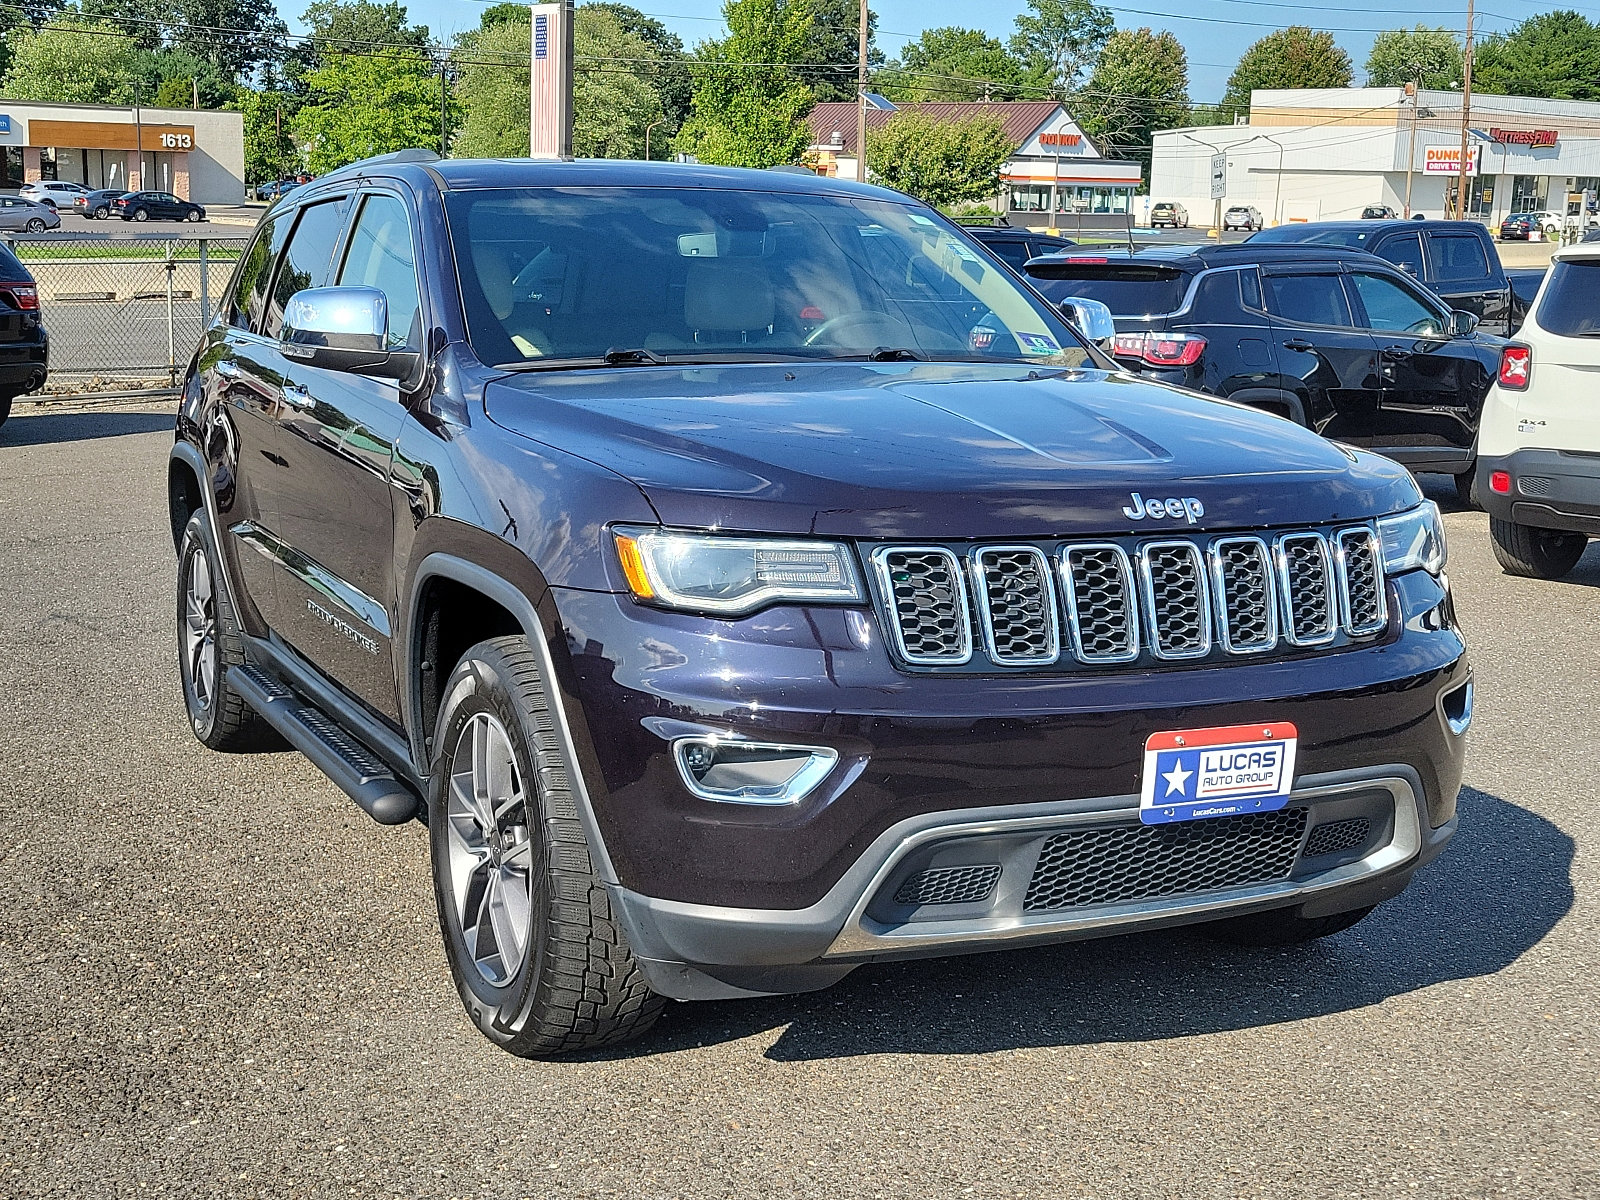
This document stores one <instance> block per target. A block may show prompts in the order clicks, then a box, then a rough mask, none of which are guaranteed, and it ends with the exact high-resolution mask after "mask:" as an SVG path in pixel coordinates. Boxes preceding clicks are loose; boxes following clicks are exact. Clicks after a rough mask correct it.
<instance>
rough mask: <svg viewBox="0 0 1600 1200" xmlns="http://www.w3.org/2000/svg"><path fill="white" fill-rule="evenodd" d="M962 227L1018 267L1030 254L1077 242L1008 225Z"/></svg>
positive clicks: (1054, 251) (1034, 255)
mask: <svg viewBox="0 0 1600 1200" xmlns="http://www.w3.org/2000/svg"><path fill="white" fill-rule="evenodd" d="M961 228H962V229H964V230H966V232H967V234H968V236H970V237H972V238H974V239H976V240H977V241H980V242H982V243H983V244H984V245H985V246H987V247H988V248H989V251H990V253H992V254H993V255H994V256H995V257H996V258H998V259H1000V260H1001V261H1002V262H1004V263H1005V264H1006V265H1007V266H1009V267H1015V268H1016V269H1017V270H1018V271H1021V270H1022V265H1023V264H1024V263H1025V262H1027V261H1028V260H1029V259H1030V258H1038V257H1039V256H1040V255H1041V254H1058V253H1060V252H1061V251H1062V250H1070V249H1071V248H1072V247H1073V246H1076V245H1077V243H1076V242H1074V241H1073V240H1072V239H1071V238H1064V237H1055V236H1052V235H1050V234H1046V233H1035V232H1033V231H1031V230H1028V229H1017V228H1015V227H1014V226H1010V225H963V226H962V227H961Z"/></svg>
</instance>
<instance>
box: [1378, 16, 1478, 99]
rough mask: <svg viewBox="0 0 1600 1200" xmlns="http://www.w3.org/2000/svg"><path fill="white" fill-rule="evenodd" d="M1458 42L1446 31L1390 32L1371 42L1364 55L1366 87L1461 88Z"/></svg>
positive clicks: (1397, 30)
mask: <svg viewBox="0 0 1600 1200" xmlns="http://www.w3.org/2000/svg"><path fill="white" fill-rule="evenodd" d="M1461 71H1462V68H1461V42H1460V40H1459V39H1458V38H1457V37H1456V35H1455V34H1453V33H1451V32H1450V31H1449V30H1448V29H1430V28H1428V27H1427V26H1426V25H1418V26H1417V27H1416V28H1415V29H1390V30H1387V31H1386V32H1384V33H1380V34H1379V35H1378V36H1377V37H1376V38H1374V39H1373V40H1372V53H1371V54H1369V55H1367V86H1368V87H1404V86H1405V85H1406V84H1408V83H1421V84H1422V86H1423V87H1425V88H1457V87H1460V86H1461Z"/></svg>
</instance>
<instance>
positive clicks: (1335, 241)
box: [1250, 218, 1525, 336]
mask: <svg viewBox="0 0 1600 1200" xmlns="http://www.w3.org/2000/svg"><path fill="white" fill-rule="evenodd" d="M1288 242H1309V243H1312V244H1315V245H1324V246H1348V247H1349V248H1350V249H1352V250H1366V251H1369V252H1371V253H1373V254H1376V255H1377V256H1378V257H1379V258H1385V259H1388V260H1389V261H1390V262H1392V263H1393V264H1394V265H1395V266H1397V267H1399V268H1400V269H1401V270H1402V271H1404V272H1406V274H1408V275H1410V276H1412V277H1413V278H1415V279H1418V280H1420V281H1421V282H1423V283H1425V284H1426V285H1427V286H1428V287H1429V288H1430V289H1431V290H1432V291H1433V292H1434V293H1435V294H1436V295H1438V296H1439V297H1440V298H1441V299H1443V300H1444V302H1445V303H1446V304H1448V305H1449V306H1450V307H1451V308H1459V309H1462V310H1463V311H1465V312H1470V313H1472V314H1474V315H1475V316H1476V317H1477V318H1478V321H1479V323H1480V324H1481V325H1482V327H1483V330H1484V332H1485V333H1493V334H1497V335H1500V336H1507V335H1509V334H1510V333H1512V332H1513V331H1515V329H1516V327H1517V326H1518V325H1520V324H1521V323H1522V314H1523V312H1524V311H1525V310H1524V307H1523V305H1522V303H1521V302H1520V301H1519V300H1518V299H1517V298H1516V295H1515V293H1514V292H1513V291H1512V288H1511V284H1510V282H1509V281H1508V280H1507V279H1506V273H1505V269H1504V268H1503V267H1502V266H1501V265H1500V252H1499V251H1498V250H1496V249H1495V244H1494V239H1493V238H1491V237H1490V236H1489V231H1488V230H1487V229H1485V228H1484V227H1483V226H1482V225H1480V224H1478V223H1477V222H1476V221H1428V220H1417V219H1415V218H1413V219H1412V220H1410V221H1313V222H1306V223H1304V224H1295V225H1279V226H1278V227H1277V228H1275V229H1264V230H1262V231H1261V232H1260V233H1258V234H1256V235H1255V236H1254V237H1252V238H1251V239H1250V244H1251V245H1253V246H1267V245H1279V244H1283V243H1288Z"/></svg>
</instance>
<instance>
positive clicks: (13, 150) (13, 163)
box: [0, 146, 22, 188]
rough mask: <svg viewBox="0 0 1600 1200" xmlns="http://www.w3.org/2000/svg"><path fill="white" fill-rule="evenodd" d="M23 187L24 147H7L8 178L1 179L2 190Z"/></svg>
mask: <svg viewBox="0 0 1600 1200" xmlns="http://www.w3.org/2000/svg"><path fill="white" fill-rule="evenodd" d="M21 186H22V147H21V146H7V147H6V177H5V178H4V179H0V188H20V187H21Z"/></svg>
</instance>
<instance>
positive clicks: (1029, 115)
mask: <svg viewBox="0 0 1600 1200" xmlns="http://www.w3.org/2000/svg"><path fill="white" fill-rule="evenodd" d="M896 111H897V112H915V113H922V114H924V115H926V116H929V117H932V118H933V119H934V120H935V121H950V122H958V121H970V120H972V118H974V117H999V118H1000V120H1001V121H1002V122H1004V124H1005V131H1006V137H1008V138H1010V139H1011V140H1012V141H1013V142H1015V143H1017V145H1019V146H1020V145H1021V144H1022V143H1023V142H1025V141H1027V140H1028V139H1029V138H1030V137H1032V136H1033V134H1034V133H1036V132H1037V131H1038V129H1039V126H1041V125H1043V124H1044V123H1045V122H1046V121H1048V120H1049V119H1050V118H1051V117H1053V116H1055V114H1056V113H1058V112H1060V111H1061V105H1060V104H1058V103H1057V102H1056V101H1054V100H995V101H991V102H987V103H986V102H984V101H982V100H974V101H970V102H935V101H927V102H922V103H914V104H912V103H908V104H900V105H897V106H896ZM892 116H894V113H893V112H886V111H884V110H883V109H880V108H869V109H867V128H868V129H882V128H883V127H884V126H885V125H886V124H888V122H889V118H890V117H892ZM808 120H809V122H810V125H811V144H812V145H813V146H822V147H827V146H829V145H830V143H831V142H832V140H833V135H834V134H835V133H837V134H839V135H840V136H841V137H842V138H843V139H844V146H843V148H842V149H840V147H837V146H835V147H833V148H834V149H836V150H840V152H841V153H844V154H854V153H855V152H856V104H855V101H853V100H838V101H829V102H828V103H826V104H819V105H817V106H816V107H815V108H813V109H812V110H811V116H810V117H809V118H808Z"/></svg>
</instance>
